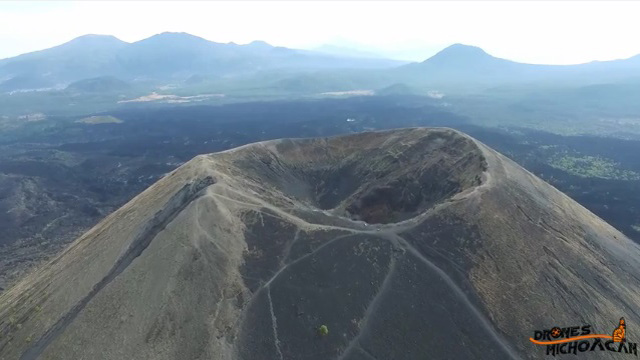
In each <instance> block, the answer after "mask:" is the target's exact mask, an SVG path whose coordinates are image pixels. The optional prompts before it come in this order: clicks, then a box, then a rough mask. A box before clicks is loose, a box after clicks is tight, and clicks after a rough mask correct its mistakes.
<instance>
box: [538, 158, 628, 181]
mask: <svg viewBox="0 0 640 360" xmlns="http://www.w3.org/2000/svg"><path fill="white" fill-rule="evenodd" d="M549 165H551V166H552V167H554V168H556V169H560V170H563V171H566V172H568V173H569V174H572V175H576V176H581V177H595V178H601V179H611V180H640V174H638V173H637V172H634V171H631V170H625V169H621V168H620V164H618V163H616V162H615V161H613V160H611V159H607V158H603V157H600V156H573V155H568V154H566V153H565V154H556V155H555V156H553V157H551V158H550V159H549Z"/></svg>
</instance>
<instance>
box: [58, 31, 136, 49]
mask: <svg viewBox="0 0 640 360" xmlns="http://www.w3.org/2000/svg"><path fill="white" fill-rule="evenodd" d="M126 44H127V42H125V41H122V40H120V39H118V38H117V37H115V36H113V35H98V34H87V35H82V36H78V37H77V38H74V39H72V40H70V41H68V42H66V43H64V44H62V45H59V46H56V47H57V48H69V47H76V46H81V47H86V46H92V47H113V46H122V45H126Z"/></svg>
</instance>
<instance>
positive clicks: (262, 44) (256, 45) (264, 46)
mask: <svg viewBox="0 0 640 360" xmlns="http://www.w3.org/2000/svg"><path fill="white" fill-rule="evenodd" d="M245 46H248V47H250V48H253V49H260V50H269V49H272V48H273V46H272V45H271V44H269V43H267V42H266V41H262V40H255V41H252V42H250V43H248V44H247V45H245Z"/></svg>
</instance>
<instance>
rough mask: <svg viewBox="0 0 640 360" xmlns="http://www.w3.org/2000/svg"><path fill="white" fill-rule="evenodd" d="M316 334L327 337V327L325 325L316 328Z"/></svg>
mask: <svg viewBox="0 0 640 360" xmlns="http://www.w3.org/2000/svg"><path fill="white" fill-rule="evenodd" d="M318 333H319V334H320V336H327V335H328V334H329V328H328V327H327V325H321V326H320V327H319V328H318Z"/></svg>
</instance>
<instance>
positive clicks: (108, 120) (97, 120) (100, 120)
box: [76, 115, 123, 125]
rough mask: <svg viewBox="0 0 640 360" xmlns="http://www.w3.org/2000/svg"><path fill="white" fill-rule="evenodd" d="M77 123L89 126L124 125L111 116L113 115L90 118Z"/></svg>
mask: <svg viewBox="0 0 640 360" xmlns="http://www.w3.org/2000/svg"><path fill="white" fill-rule="evenodd" d="M76 122H79V123H83V124H89V125H96V124H121V123H123V121H122V120H120V119H118V118H117V117H115V116H111V115H101V116H89V117H86V118H83V119H80V120H78V121H76Z"/></svg>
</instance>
